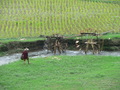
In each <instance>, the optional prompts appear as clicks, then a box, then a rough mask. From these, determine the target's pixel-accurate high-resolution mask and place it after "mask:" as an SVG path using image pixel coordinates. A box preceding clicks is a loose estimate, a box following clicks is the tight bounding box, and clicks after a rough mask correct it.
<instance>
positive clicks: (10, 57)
mask: <svg viewBox="0 0 120 90" xmlns="http://www.w3.org/2000/svg"><path fill="white" fill-rule="evenodd" d="M53 55H54V54H53V53H50V52H49V53H47V51H45V50H43V51H35V52H29V57H30V59H32V58H39V57H41V58H43V57H48V56H53ZM57 55H59V54H57ZM61 55H68V56H76V55H85V54H84V52H83V51H71V50H67V51H66V53H63V54H61ZM87 55H93V54H92V52H88V53H87ZM95 55H98V56H120V51H111V52H110V51H109V52H108V51H102V52H100V54H95ZM20 56H21V53H15V54H11V55H6V56H2V57H0V66H1V65H4V64H9V63H11V62H14V61H18V60H20Z"/></svg>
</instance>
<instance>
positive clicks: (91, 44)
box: [91, 44, 95, 54]
mask: <svg viewBox="0 0 120 90" xmlns="http://www.w3.org/2000/svg"><path fill="white" fill-rule="evenodd" d="M91 46H92V49H93V54H95V49H94V44H91Z"/></svg>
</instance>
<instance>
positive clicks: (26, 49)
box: [21, 48, 29, 64]
mask: <svg viewBox="0 0 120 90" xmlns="http://www.w3.org/2000/svg"><path fill="white" fill-rule="evenodd" d="M28 51H29V49H28V48H25V49H24V51H23V52H22V56H21V59H22V60H24V63H25V62H26V60H27V61H28V64H29V57H28Z"/></svg>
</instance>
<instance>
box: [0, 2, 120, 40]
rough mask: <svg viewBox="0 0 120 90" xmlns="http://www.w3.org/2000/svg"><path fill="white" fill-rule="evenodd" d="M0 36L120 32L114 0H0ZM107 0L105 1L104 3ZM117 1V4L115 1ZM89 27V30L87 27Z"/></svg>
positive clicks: (119, 22) (116, 6)
mask: <svg viewBox="0 0 120 90" xmlns="http://www.w3.org/2000/svg"><path fill="white" fill-rule="evenodd" d="M0 2H1V3H0V11H1V13H0V33H1V35H0V38H18V37H37V36H39V35H51V34H55V33H60V34H63V35H64V34H78V33H79V32H80V31H84V32H94V31H97V32H99V33H101V32H105V31H109V30H114V31H115V32H120V29H119V26H120V20H119V19H120V15H119V10H120V4H119V3H120V1H118V0H86V1H83V0H18V1H16V0H1V1H0ZM106 2H109V3H106ZM115 2H117V4H115ZM88 28H91V30H89V31H88V30H87V29H88Z"/></svg>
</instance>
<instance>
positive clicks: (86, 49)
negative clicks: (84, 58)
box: [85, 43, 89, 54]
mask: <svg viewBox="0 0 120 90" xmlns="http://www.w3.org/2000/svg"><path fill="white" fill-rule="evenodd" d="M88 47H89V44H88V43H87V45H86V48H85V54H87V51H88Z"/></svg>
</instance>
